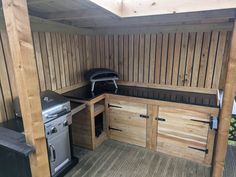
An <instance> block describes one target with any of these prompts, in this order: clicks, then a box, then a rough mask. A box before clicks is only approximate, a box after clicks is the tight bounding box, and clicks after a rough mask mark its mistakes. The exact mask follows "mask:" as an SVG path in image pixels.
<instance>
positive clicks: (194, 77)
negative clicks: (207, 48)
mask: <svg viewBox="0 0 236 177" xmlns="http://www.w3.org/2000/svg"><path fill="white" fill-rule="evenodd" d="M202 41H203V32H197V37H196V45H195V53H194V63H193V73H192V81H191V86H192V87H197V84H198V74H199V67H200V59H201V52H202Z"/></svg>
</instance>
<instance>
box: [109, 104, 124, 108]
mask: <svg viewBox="0 0 236 177" xmlns="http://www.w3.org/2000/svg"><path fill="white" fill-rule="evenodd" d="M111 107H112V108H122V107H121V106H116V105H112V104H108V108H111Z"/></svg>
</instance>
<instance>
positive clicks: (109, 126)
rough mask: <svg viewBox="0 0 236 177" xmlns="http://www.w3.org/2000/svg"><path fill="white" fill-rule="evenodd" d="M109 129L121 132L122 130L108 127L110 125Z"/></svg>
mask: <svg viewBox="0 0 236 177" xmlns="http://www.w3.org/2000/svg"><path fill="white" fill-rule="evenodd" d="M109 130H115V131H119V132H122V130H121V129H118V128H112V127H110V126H109Z"/></svg>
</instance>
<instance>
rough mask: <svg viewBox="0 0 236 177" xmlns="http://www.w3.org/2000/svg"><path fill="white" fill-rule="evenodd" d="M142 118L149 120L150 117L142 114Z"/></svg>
mask: <svg viewBox="0 0 236 177" xmlns="http://www.w3.org/2000/svg"><path fill="white" fill-rule="evenodd" d="M139 116H140V117H141V118H144V119H148V118H149V116H148V115H143V114H140V115H139Z"/></svg>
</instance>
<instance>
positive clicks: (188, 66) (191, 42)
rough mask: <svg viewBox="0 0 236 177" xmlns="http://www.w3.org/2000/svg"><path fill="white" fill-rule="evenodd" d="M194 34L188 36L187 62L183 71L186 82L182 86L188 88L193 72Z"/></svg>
mask: <svg viewBox="0 0 236 177" xmlns="http://www.w3.org/2000/svg"><path fill="white" fill-rule="evenodd" d="M195 40H196V33H193V32H191V33H190V34H189V43H188V54H187V61H186V70H185V80H186V82H185V83H184V85H186V86H190V85H191V78H192V72H193V63H194V58H193V56H194V48H195V43H196V41H195Z"/></svg>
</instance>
